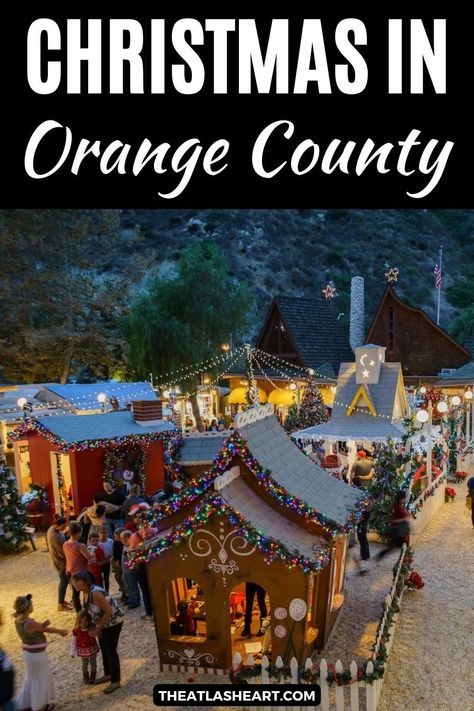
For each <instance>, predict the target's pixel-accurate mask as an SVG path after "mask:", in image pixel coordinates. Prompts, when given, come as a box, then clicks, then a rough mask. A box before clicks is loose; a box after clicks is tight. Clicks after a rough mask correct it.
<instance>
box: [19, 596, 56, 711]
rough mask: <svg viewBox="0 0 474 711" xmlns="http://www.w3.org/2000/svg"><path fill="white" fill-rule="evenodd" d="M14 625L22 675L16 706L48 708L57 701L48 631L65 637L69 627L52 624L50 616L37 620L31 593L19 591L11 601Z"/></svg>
mask: <svg viewBox="0 0 474 711" xmlns="http://www.w3.org/2000/svg"><path fill="white" fill-rule="evenodd" d="M13 607H14V615H13V616H14V618H15V628H16V631H17V633H18V636H19V637H20V639H21V642H22V647H23V659H24V662H25V678H24V681H23V685H22V687H21V689H20V692H19V694H18V696H17V699H16V705H17V708H18V709H31V711H40V710H41V711H50V709H52V708H53V707H54V704H55V703H56V688H55V685H54V679H53V674H52V672H51V666H50V664H49V659H48V655H47V653H46V646H47V644H48V642H47V639H46V635H47V634H59V635H61V637H66V636H67V634H68V631H67V630H66V629H61V628H58V627H51V623H50V621H49V620H45V621H44V622H37V621H36V620H34V619H33V618H32V617H31V615H32V613H33V602H32V595H31V594H28V595H19V596H18V597H17V598H16V600H15V603H14V606H13Z"/></svg>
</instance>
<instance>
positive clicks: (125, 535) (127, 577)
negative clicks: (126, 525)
mask: <svg viewBox="0 0 474 711" xmlns="http://www.w3.org/2000/svg"><path fill="white" fill-rule="evenodd" d="M131 537H132V532H131V531H127V529H123V530H122V533H121V534H120V541H121V543H122V546H123V548H122V561H121V565H122V579H123V583H124V587H125V594H126V599H127V602H126V605H127V607H128V609H129V610H134V609H135V608H137V607H140V604H141V602H140V588H139V586H138V575H137V571H136V570H134V569H133V568H132V569H129V568H127V566H126V564H125V563H126V557H127V553H128V551H129V550H130V538H131Z"/></svg>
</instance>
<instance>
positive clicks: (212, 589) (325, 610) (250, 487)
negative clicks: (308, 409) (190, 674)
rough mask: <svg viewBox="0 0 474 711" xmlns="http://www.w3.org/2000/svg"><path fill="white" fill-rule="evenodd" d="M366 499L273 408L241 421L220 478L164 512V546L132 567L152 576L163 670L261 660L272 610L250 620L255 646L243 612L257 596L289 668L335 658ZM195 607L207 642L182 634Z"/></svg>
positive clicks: (188, 485)
mask: <svg viewBox="0 0 474 711" xmlns="http://www.w3.org/2000/svg"><path fill="white" fill-rule="evenodd" d="M178 458H179V457H178ZM193 461H194V460H193ZM364 496H365V495H364V493H363V492H361V491H360V490H357V489H354V488H353V487H350V486H348V485H347V484H345V483H344V482H341V481H339V480H337V479H335V478H333V477H331V476H330V475H329V474H328V473H327V472H325V471H324V470H323V469H320V468H319V467H317V466H316V465H315V464H314V463H313V462H312V461H311V460H310V459H309V458H308V457H307V456H306V455H305V454H304V453H302V452H301V451H300V450H299V449H298V448H297V447H296V446H295V445H294V444H293V442H292V441H291V439H290V438H289V437H288V435H287V434H286V433H285V431H284V430H283V429H282V427H281V426H280V425H279V423H278V421H277V419H276V417H275V416H274V415H273V406H272V405H264V406H260V407H256V408H250V409H249V410H247V411H246V412H244V413H241V414H240V415H239V416H238V417H237V419H236V430H235V431H234V432H233V433H231V434H230V436H229V437H228V438H227V439H226V440H225V441H224V442H223V445H222V448H221V449H220V451H219V452H218V454H217V456H216V457H215V459H214V461H213V463H212V466H211V467H210V469H209V470H208V472H207V473H206V474H204V475H202V476H200V477H198V478H195V479H193V480H192V481H191V482H190V481H189V479H188V480H187V481H186V482H185V484H184V485H183V488H182V489H181V491H180V492H179V494H177V495H175V496H174V497H172V498H171V499H170V500H169V501H168V502H166V503H165V504H163V505H162V506H161V507H160V509H158V511H157V512H155V514H154V517H155V518H154V521H153V525H155V526H156V527H157V528H158V530H159V532H158V535H156V536H155V537H154V538H152V539H150V540H149V541H148V542H147V543H146V544H144V545H143V546H141V547H140V548H137V549H135V551H133V552H132V553H131V555H130V559H129V565H131V566H136V565H138V564H140V562H145V563H146V564H147V571H148V579H149V585H150V591H151V596H152V601H153V606H154V610H155V626H156V635H157V642H158V647H159V653H160V663H161V668H162V669H163V670H164V669H174V670H182V671H186V670H189V669H193V670H194V671H200V670H201V671H203V670H210V671H211V672H213V673H218V672H219V671H221V672H223V671H224V670H228V669H230V667H231V663H232V658H233V655H234V654H235V652H237V651H239V652H240V653H241V654H242V657H244V654H246V653H257V654H258V652H259V649H258V648H259V646H260V647H261V642H262V641H263V639H262V638H261V637H259V636H258V634H259V630H260V626H261V619H260V618H261V615H262V610H261V608H260V610H258V611H256V614H253V611H252V610H250V614H248V615H247V619H250V634H249V635H245V637H242V636H241V632H242V629H243V627H244V623H243V618H242V617H240V618H239V613H242V612H243V609H239V604H238V603H239V602H240V603H241V605H242V606H243V605H244V604H245V602H246V600H247V598H246V595H245V588H246V585H247V586H248V585H249V584H254V585H257V586H260V588H263V589H264V591H265V606H266V608H267V610H266V611H267V615H268V620H269V623H270V625H269V632H268V634H267V642H268V643H267V646H266V649H265V650H264V651H267V650H268V647H269V646H270V645H271V653H272V654H273V658H274V659H276V658H277V656H281V657H282V658H283V660H284V661H285V662H288V661H289V659H290V658H291V657H292V656H295V657H297V658H298V659H299V660H300V661H302V660H303V659H304V658H305V657H306V656H307V655H308V654H309V653H310V652H311V651H312V650H313V648H322V647H324V645H325V644H326V642H327V640H328V638H329V636H330V634H331V630H332V629H333V628H334V624H335V622H336V620H337V617H338V615H339V613H340V611H341V608H342V605H343V602H344V577H345V569H346V561H347V557H346V552H347V546H348V532H349V531H350V529H351V528H352V527H353V526H354V524H355V523H356V521H357V518H358V516H359V514H360V512H361V510H363V508H364V504H365V498H364ZM247 590H248V588H247ZM184 598H187V599H188V600H189V601H190V603H191V607H192V608H193V615H194V616H195V618H196V632H197V633H196V634H191V635H190V634H176V633H173V632H176V627H173V619H174V617H175V614H176V609H177V603H178V602H179V600H180V599H184ZM247 602H248V600H247ZM247 612H248V611H247ZM244 658H245V657H244Z"/></svg>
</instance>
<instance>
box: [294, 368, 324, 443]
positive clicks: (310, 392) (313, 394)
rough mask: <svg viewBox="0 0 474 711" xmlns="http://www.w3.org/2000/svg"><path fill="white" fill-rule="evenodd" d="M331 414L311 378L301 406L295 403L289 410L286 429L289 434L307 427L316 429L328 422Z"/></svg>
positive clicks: (306, 386)
mask: <svg viewBox="0 0 474 711" xmlns="http://www.w3.org/2000/svg"><path fill="white" fill-rule="evenodd" d="M328 419H329V414H328V410H327V407H326V405H325V404H324V402H323V397H322V395H321V392H320V390H319V388H318V386H317V385H316V381H315V380H314V378H310V379H309V380H308V382H307V383H306V385H305V389H304V393H303V398H302V401H301V405H300V406H299V407H298V405H297V404H296V403H295V404H293V405H290V407H289V408H288V415H287V417H286V420H285V423H284V427H285V430H286V431H287V432H296V430H303V429H306V428H307V427H314V426H315V425H320V424H322V423H323V422H327V421H328Z"/></svg>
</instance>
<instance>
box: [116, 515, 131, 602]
mask: <svg viewBox="0 0 474 711" xmlns="http://www.w3.org/2000/svg"><path fill="white" fill-rule="evenodd" d="M123 530H124V529H123V528H116V529H115V531H114V542H113V547H112V571H113V574H114V578H115V582H116V583H117V585H118V586H119V589H120V592H121V595H122V598H121V599H122V602H124V603H127V602H128V600H127V591H126V588H125V582H124V579H123V569H122V554H123V543H122V541H121V540H120V537H121V535H122V531H123Z"/></svg>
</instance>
